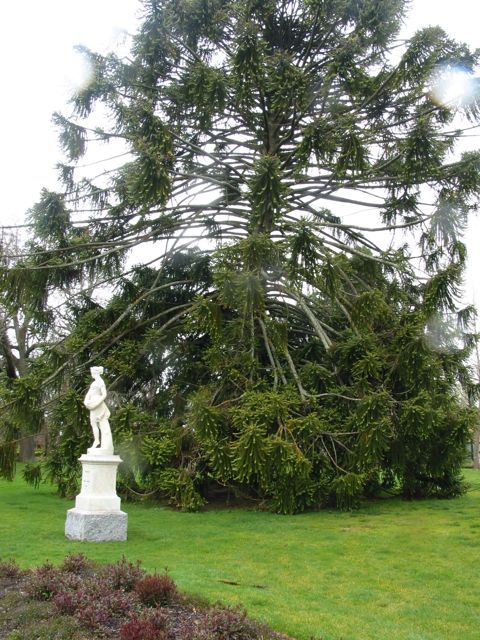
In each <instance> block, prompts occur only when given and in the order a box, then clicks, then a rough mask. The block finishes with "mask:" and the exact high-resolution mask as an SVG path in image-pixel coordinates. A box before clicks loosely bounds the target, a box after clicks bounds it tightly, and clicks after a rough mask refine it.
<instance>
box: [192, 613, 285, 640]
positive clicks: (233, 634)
mask: <svg viewBox="0 0 480 640" xmlns="http://www.w3.org/2000/svg"><path fill="white" fill-rule="evenodd" d="M273 637H275V636H274V634H273V632H272V631H270V630H269V629H268V628H267V627H266V625H263V624H262V623H260V622H256V621H255V620H250V619H249V618H248V617H247V613H246V612H245V611H243V610H242V609H240V608H238V607H225V608H220V607H215V608H213V609H211V610H210V611H207V613H206V614H205V616H204V618H203V620H202V622H201V623H200V625H198V628H197V631H196V632H195V635H194V640H266V639H267V638H273Z"/></svg>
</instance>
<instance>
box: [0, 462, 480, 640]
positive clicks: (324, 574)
mask: <svg viewBox="0 0 480 640" xmlns="http://www.w3.org/2000/svg"><path fill="white" fill-rule="evenodd" d="M465 475H466V478H467V480H468V481H469V482H470V485H471V488H470V490H469V492H468V493H467V494H466V495H465V496H463V497H461V498H458V499H455V500H441V501H440V500H425V501H422V502H404V501H401V500H398V499H388V500H379V501H374V502H369V503H366V504H364V505H363V506H362V509H361V510H360V511H356V512H353V513H338V512H330V511H323V512H319V513H307V514H303V515H298V516H278V515H274V514H270V513H262V512H256V511H245V510H236V509H232V510H218V511H207V512H204V513H178V512H175V511H171V510H169V509H167V508H162V507H157V506H147V505H139V504H123V505H122V508H124V509H125V510H126V511H128V514H129V529H128V536H129V539H128V541H126V542H122V543H120V542H115V543H112V542H110V543H75V542H71V541H68V540H66V539H65V538H64V534H63V530H64V523H65V515H66V510H67V509H68V508H70V507H72V506H73V503H72V502H71V501H67V500H62V499H60V498H58V497H57V496H56V495H55V492H54V489H53V488H52V487H50V486H48V485H42V486H41V488H40V489H39V490H35V489H33V488H31V487H29V486H27V485H26V484H25V483H24V482H23V481H22V480H21V479H18V480H15V481H14V482H12V483H10V482H5V481H0V556H1V557H2V558H3V559H8V558H15V559H16V560H17V561H18V562H19V564H20V565H21V566H24V567H31V566H34V565H38V564H41V563H43V562H45V561H46V560H50V561H52V562H59V561H60V560H61V559H62V558H63V557H64V556H65V555H66V554H67V553H78V552H80V551H81V552H83V553H85V554H86V555H87V556H88V557H90V558H92V559H96V560H100V561H114V560H116V559H118V558H119V557H120V556H121V555H122V554H124V555H125V556H126V557H127V558H129V559H131V560H136V559H140V560H142V563H143V566H144V567H145V568H146V569H148V570H150V571H153V570H155V569H156V570H158V571H162V570H163V569H164V567H168V570H169V572H170V574H171V575H172V577H173V578H174V579H175V580H176V582H177V584H178V585H179V587H180V588H181V589H182V590H184V591H187V592H191V593H198V594H201V595H203V596H205V597H206V598H208V599H209V600H211V601H216V600H221V601H222V602H225V603H229V604H237V603H241V604H242V605H244V606H245V607H246V609H247V610H248V612H249V613H250V615H252V616H253V617H256V618H259V619H262V620H264V621H266V622H268V623H269V624H270V625H271V626H273V627H274V628H275V629H277V630H279V631H283V632H285V633H288V634H290V635H292V636H293V637H295V638H298V639H299V640H308V639H309V638H310V637H311V636H313V635H314V636H317V637H318V638H322V639H323V640H447V639H448V640H478V638H479V637H480V606H479V598H480V578H479V575H480V565H479V562H478V561H479V560H480V553H479V549H480V473H478V472H475V471H473V470H467V471H466V473H465ZM229 583H235V584H229Z"/></svg>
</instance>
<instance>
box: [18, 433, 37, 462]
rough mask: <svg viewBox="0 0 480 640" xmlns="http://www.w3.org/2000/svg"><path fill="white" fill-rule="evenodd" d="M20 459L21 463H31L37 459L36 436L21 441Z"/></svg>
mask: <svg viewBox="0 0 480 640" xmlns="http://www.w3.org/2000/svg"><path fill="white" fill-rule="evenodd" d="M18 459H19V460H20V462H31V461H32V460H34V459H35V436H25V437H24V438H22V439H21V440H20V451H19V454H18Z"/></svg>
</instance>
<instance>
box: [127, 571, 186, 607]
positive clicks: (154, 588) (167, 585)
mask: <svg viewBox="0 0 480 640" xmlns="http://www.w3.org/2000/svg"><path fill="white" fill-rule="evenodd" d="M135 591H136V592H137V594H138V597H139V598H140V602H141V603H142V604H144V605H145V606H146V607H155V606H157V605H168V604H171V603H172V602H174V601H175V600H176V599H177V598H178V591H177V585H176V584H175V582H174V581H173V580H172V578H171V577H170V576H169V575H168V574H167V573H164V574H163V575H158V574H153V575H151V576H145V577H144V578H142V579H141V580H139V581H138V582H137V584H136V586H135Z"/></svg>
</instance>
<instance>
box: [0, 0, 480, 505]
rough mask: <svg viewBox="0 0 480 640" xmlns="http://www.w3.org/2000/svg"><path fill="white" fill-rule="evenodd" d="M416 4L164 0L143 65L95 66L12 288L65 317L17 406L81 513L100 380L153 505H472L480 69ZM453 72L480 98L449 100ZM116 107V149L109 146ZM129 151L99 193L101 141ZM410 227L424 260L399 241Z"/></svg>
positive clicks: (136, 42) (9, 280) (148, 32)
mask: <svg viewBox="0 0 480 640" xmlns="http://www.w3.org/2000/svg"><path fill="white" fill-rule="evenodd" d="M404 4H405V3H404V2H403V1H401V0H395V1H392V0H268V1H262V2H258V1H256V0H248V1H246V2H245V1H244V0H242V1H240V0H189V1H187V0H185V1H183V0H182V1H173V0H172V1H168V0H148V1H145V2H144V3H143V8H144V16H143V22H142V26H141V29H140V31H139V33H138V34H137V35H136V36H135V37H134V38H133V41H132V49H131V53H130V55H129V56H126V57H120V56H117V55H114V54H111V55H108V56H100V55H98V54H95V53H93V52H90V51H87V50H85V51H84V53H85V56H86V57H87V59H88V60H89V62H90V64H91V68H92V77H91V80H90V82H89V84H88V85H87V86H86V87H84V88H83V89H82V90H80V91H78V92H77V94H76V95H75V96H74V97H73V99H72V105H73V110H74V115H73V117H72V118H70V119H69V118H66V117H64V116H63V115H60V114H57V115H56V116H55V121H56V123H57V125H59V127H60V128H61V136H60V140H61V144H62V146H63V148H64V151H65V153H66V156H67V159H68V162H69V163H70V164H64V165H61V166H60V173H61V176H62V179H63V181H64V183H65V192H64V193H62V194H54V193H50V192H46V191H45V192H44V193H43V194H42V197H41V200H40V201H39V203H38V204H37V205H35V207H34V208H33V209H32V211H31V221H32V225H33V229H34V236H33V239H32V241H31V242H30V245H29V248H28V251H27V253H26V254H25V255H24V256H23V257H22V256H20V257H19V258H18V259H17V261H16V262H15V265H14V266H13V267H10V268H9V269H4V271H3V272H2V286H3V289H4V291H5V293H6V295H7V300H8V301H9V304H12V305H14V306H15V305H16V304H17V305H18V304H19V303H20V301H21V302H22V304H24V305H27V306H29V307H31V308H32V310H33V311H34V312H35V313H36V314H38V316H39V317H41V316H42V314H47V312H48V311H50V312H51V313H52V306H55V308H56V313H57V316H56V317H57V318H61V322H58V325H56V324H55V323H54V324H52V321H51V319H49V326H50V329H51V334H52V339H51V345H50V347H49V348H48V349H44V350H42V352H41V353H39V354H38V358H36V359H35V362H34V363H32V366H31V367H30V371H29V375H28V376H26V377H25V378H24V379H22V380H14V381H8V382H7V383H6V384H5V394H3V395H5V397H6V402H5V404H4V410H6V411H9V413H10V416H11V420H12V421H13V423H15V421H16V423H19V422H21V421H25V420H30V422H32V421H33V422H34V423H38V422H39V421H40V415H39V412H40V407H41V405H42V402H43V403H46V408H47V411H48V417H47V419H48V423H49V425H50V451H49V455H48V461H47V467H48V471H49V473H50V475H51V477H52V478H54V479H55V481H56V482H57V484H58V486H59V488H60V490H61V492H62V493H71V492H73V491H74V490H75V484H76V482H77V476H76V470H75V459H76V458H77V457H78V454H79V453H80V452H81V451H82V450H83V449H84V448H85V445H86V443H87V441H88V438H89V429H88V426H87V416H86V412H85V410H84V408H83V407H82V403H81V400H82V396H83V394H84V392H85V388H86V385H87V371H88V367H89V366H90V365H91V364H92V363H97V364H98V363H100V362H101V363H102V364H103V365H104V366H105V368H106V372H107V379H108V381H109V382H110V383H111V384H110V393H111V399H112V400H113V405H114V406H113V407H112V408H113V409H114V412H113V414H112V425H113V428H114V431H115V436H114V439H115V442H116V443H117V444H118V448H119V450H120V452H121V454H122V456H123V457H124V459H125V461H126V464H125V465H124V469H123V483H124V487H125V489H128V490H130V491H133V492H135V493H140V494H142V493H156V494H158V495H163V496H167V497H168V498H169V499H170V500H171V502H172V503H173V504H175V505H177V506H179V507H181V508H183V509H197V508H198V507H200V506H201V505H202V504H204V502H205V501H206V500H208V499H209V498H210V497H211V496H213V495H222V492H223V495H224V496H228V495H231V494H233V495H237V496H240V497H242V498H245V499H252V500H256V501H259V502H261V503H264V504H267V505H268V506H269V507H270V508H272V509H274V510H275V511H278V512H281V513H293V512H297V511H301V510H303V509H306V508H312V507H319V506H322V505H326V504H336V505H338V506H340V507H343V508H349V507H351V506H352V505H354V504H355V503H356V502H357V501H358V498H359V496H361V495H362V494H364V493H365V492H371V493H373V492H378V491H380V490H382V489H385V488H387V489H391V488H394V487H395V488H397V487H399V488H400V490H401V491H402V493H403V494H404V495H405V496H406V497H410V498H411V497H420V496H426V495H438V496H453V495H457V494H458V493H459V492H460V491H461V490H462V487H461V482H460V480H459V478H458V471H459V466H460V463H461V460H462V457H463V454H464V450H465V444H466V442H467V440H468V438H469V435H470V431H471V428H472V425H473V421H474V418H475V416H474V413H473V412H472V411H471V410H470V409H469V408H468V406H464V404H462V402H461V400H460V398H461V393H460V388H461V387H463V390H464V392H465V393H466V395H467V396H468V397H469V398H471V397H473V396H474V394H475V392H476V388H475V385H473V383H472V382H471V380H470V376H469V371H468V367H467V366H466V364H465V363H466V361H467V357H468V354H469V349H470V348H471V346H472V345H473V340H474V339H473V336H471V335H469V333H468V331H469V322H470V320H471V318H472V313H473V310H472V309H464V310H461V311H459V310H458V309H457V306H456V304H457V294H458V291H459V287H460V285H461V274H462V270H463V267H464V264H465V248H464V245H463V244H462V243H461V241H460V234H461V231H462V229H463V228H464V225H465V221H466V216H467V215H468V212H469V211H470V210H471V209H473V208H475V207H476V204H477V199H478V194H479V191H480V172H479V168H480V154H478V153H476V152H470V153H466V154H463V155H462V156H461V157H460V158H459V159H455V158H454V156H452V155H451V154H450V152H451V151H452V150H453V149H454V145H455V141H456V140H457V139H458V138H459V137H461V133H462V132H461V130H457V129H454V128H453V127H454V122H453V121H454V118H455V116H456V115H457V113H459V112H463V113H464V114H465V116H466V117H468V118H470V119H471V120H472V121H476V120H477V118H478V116H479V103H478V95H479V92H478V83H477V81H476V80H475V79H474V78H473V75H472V74H473V70H474V68H475V65H476V63H477V61H478V53H472V52H470V51H469V50H468V48H467V47H466V46H465V45H463V44H458V43H456V42H454V41H453V40H451V39H450V38H449V37H448V36H447V35H446V34H445V33H444V32H443V31H442V30H440V29H438V28H433V27H432V28H428V29H424V30H423V31H421V32H419V33H417V34H416V35H415V36H414V37H413V38H412V39H411V41H410V42H407V43H404V42H401V41H399V40H397V39H396V38H397V35H398V31H399V28H400V25H401V20H402V16H403V11H404ZM453 72H461V73H464V74H465V75H466V76H467V78H469V85H470V95H469V97H468V99H467V97H456V98H451V99H450V102H448V101H447V102H445V100H442V99H441V96H440V97H439V91H438V86H439V85H440V84H441V80H442V78H443V77H444V76H445V75H448V74H449V73H453ZM97 105H99V106H100V105H101V106H102V107H103V108H104V109H106V110H107V111H108V114H109V121H108V122H109V128H106V127H93V126H91V121H92V119H93V118H94V115H95V113H94V112H95V108H96V106H97ZM117 140H121V141H122V144H123V147H122V148H123V149H124V150H125V149H126V150H127V155H128V158H127V162H126V163H125V164H123V165H121V166H118V162H117V165H116V166H115V165H114V166H113V168H111V167H112V165H108V166H110V168H109V169H108V171H106V172H105V173H103V174H101V175H100V176H99V177H97V178H92V177H88V178H86V177H82V176H83V173H82V167H81V166H78V167H77V165H78V161H79V160H80V159H81V158H82V157H83V156H84V155H85V154H86V153H88V148H89V146H91V145H92V144H95V143H98V144H100V143H112V144H113V143H115V141H117ZM329 206H330V207H332V208H333V210H331V209H328V208H327V207H329ZM339 206H341V207H347V208H348V211H350V209H352V208H353V209H354V211H355V210H358V209H360V210H363V211H364V212H365V219H366V220H368V222H366V223H365V226H364V227H361V226H356V225H352V224H348V223H346V222H345V221H344V220H343V219H342V217H341V216H340V215H337V213H335V207H339ZM85 210H87V211H88V212H90V217H89V218H88V219H87V220H85ZM371 218H372V219H371ZM405 229H408V230H413V231H414V232H415V234H414V238H415V240H416V241H418V242H419V245H420V254H421V255H420V257H419V256H418V255H416V253H417V251H418V248H413V249H409V247H408V246H407V245H399V246H395V245H394V244H393V242H392V243H391V246H390V248H388V249H382V248H381V247H380V246H379V244H380V245H381V246H385V241H379V244H377V242H376V241H375V240H374V235H375V232H377V231H379V232H385V231H387V232H388V233H389V234H390V235H392V234H393V233H395V232H397V230H398V232H399V233H402V232H403V230H405ZM397 244H398V243H397ZM143 247H145V251H144V254H143V255H142V251H143ZM130 249H135V251H134V252H133V256H134V257H133V259H134V260H140V264H139V265H138V266H135V267H132V266H131V265H132V262H131V261H127V255H128V251H129V250H130ZM422 270H423V271H422ZM419 273H423V274H424V275H422V277H418V275H419ZM32 279H33V281H34V282H33V281H32ZM109 283H114V284H115V291H114V292H113V294H110V295H108V296H107V294H106V293H105V285H107V284H109ZM53 294H54V295H53ZM59 298H60V299H61V300H62V303H63V306H62V307H61V308H62V311H61V312H59V311H58V299H59ZM54 300H55V302H54ZM33 311H32V312H33ZM454 326H455V328H454ZM55 334H56V335H55ZM35 412H36V416H37V417H36V419H35ZM8 446H9V438H8V434H5V444H4V448H3V449H2V451H6V452H7V454H8V452H9V451H10V450H7V448H6V447H8ZM4 458H5V460H7V459H8V455H5V456H4ZM5 468H6V467H5ZM37 477H38V476H37Z"/></svg>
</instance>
